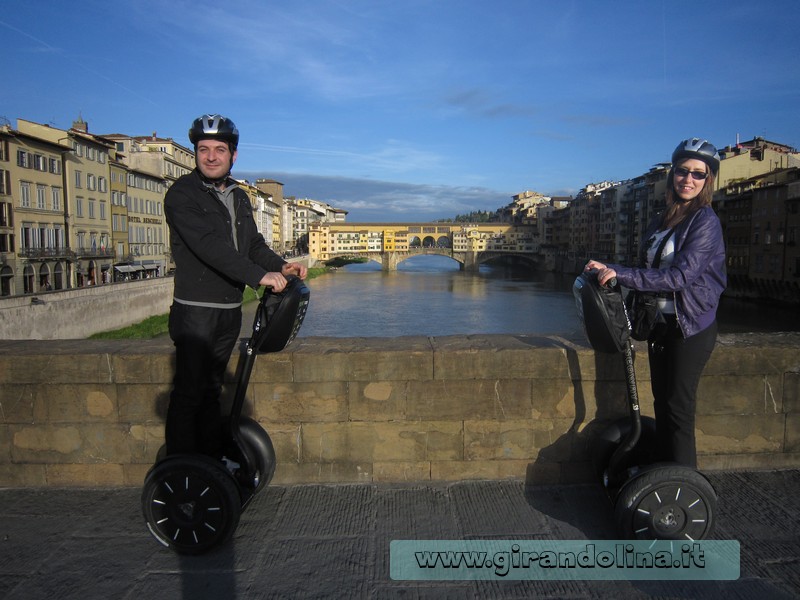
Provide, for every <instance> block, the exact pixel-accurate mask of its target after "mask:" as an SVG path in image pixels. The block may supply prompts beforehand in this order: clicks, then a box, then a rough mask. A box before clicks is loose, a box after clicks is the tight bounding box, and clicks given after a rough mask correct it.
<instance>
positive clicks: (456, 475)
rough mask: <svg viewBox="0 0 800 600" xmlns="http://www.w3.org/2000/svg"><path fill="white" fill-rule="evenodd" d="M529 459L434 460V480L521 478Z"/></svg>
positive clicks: (432, 468) (432, 478) (432, 469)
mask: <svg viewBox="0 0 800 600" xmlns="http://www.w3.org/2000/svg"><path fill="white" fill-rule="evenodd" d="M527 468H528V461H527V460H513V459H512V460H433V461H431V480H432V481H463V480H465V479H519V480H522V479H523V478H524V477H525V472H526V469H527Z"/></svg>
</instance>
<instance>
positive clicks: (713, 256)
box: [608, 206, 727, 337]
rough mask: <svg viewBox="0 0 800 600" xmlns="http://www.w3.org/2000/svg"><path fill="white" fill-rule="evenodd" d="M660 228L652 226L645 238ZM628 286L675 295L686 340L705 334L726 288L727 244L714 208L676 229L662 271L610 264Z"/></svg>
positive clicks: (682, 223)
mask: <svg viewBox="0 0 800 600" xmlns="http://www.w3.org/2000/svg"><path fill="white" fill-rule="evenodd" d="M657 226H658V221H655V222H654V223H651V225H650V227H648V231H647V233H646V234H645V237H644V238H643V239H648V238H649V237H650V235H652V233H653V232H655V230H656V228H657ZM608 266H609V267H610V268H612V269H614V270H615V271H616V272H617V280H618V281H619V282H620V283H621V284H622V285H624V286H625V287H628V288H631V289H634V290H639V291H643V292H666V293H670V292H671V293H673V294H674V298H675V314H676V316H677V318H678V325H680V328H681V331H682V332H683V337H689V336H692V335H694V334H696V333H699V332H701V331H703V330H704V329H705V328H706V327H708V326H709V325H711V324H712V323H713V322H714V319H716V316H717V307H718V306H719V298H720V296H721V295H722V292H723V291H724V290H725V286H726V285H727V274H726V269H725V242H724V240H723V237H722V226H721V224H720V222H719V218H718V217H717V215H716V214H715V213H714V209H712V208H711V207H710V206H706V207H703V208H701V209H700V210H698V211H697V212H695V213H694V214H692V215H691V216H689V217H688V218H686V219H685V220H684V221H683V222H681V223H679V224H678V226H677V227H676V228H675V256H674V258H673V260H672V264H671V265H670V266H669V267H665V268H663V269H637V268H633V267H623V266H620V265H608Z"/></svg>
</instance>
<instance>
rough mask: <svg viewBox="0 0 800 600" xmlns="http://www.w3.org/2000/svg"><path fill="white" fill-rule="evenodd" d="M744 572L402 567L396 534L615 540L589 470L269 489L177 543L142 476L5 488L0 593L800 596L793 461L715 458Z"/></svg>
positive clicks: (721, 535) (720, 531)
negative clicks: (133, 485) (491, 575)
mask: <svg viewBox="0 0 800 600" xmlns="http://www.w3.org/2000/svg"><path fill="white" fill-rule="evenodd" d="M709 478H710V479H711V480H712V483H713V484H714V486H715V488H716V489H717V492H718V493H719V496H720V503H719V509H720V517H719V521H718V523H719V525H718V527H717V532H716V536H715V537H716V538H717V539H736V540H739V541H740V542H741V577H740V579H739V580H738V581H711V582H691V581H688V582H681V581H640V582H628V581H605V582H602V581H556V582H543V581H484V582H408V581H393V580H392V579H391V578H390V577H389V543H390V541H391V540H393V539H486V538H495V539H542V540H560V539H588V540H592V539H613V538H614V537H615V536H614V531H613V529H612V527H611V522H612V515H611V509H610V504H609V502H608V501H607V499H606V497H605V496H604V494H603V493H602V491H601V490H600V489H599V487H598V486H595V485H574V486H543V487H537V488H533V489H530V490H529V491H528V492H527V493H526V492H525V489H524V486H523V484H522V483H521V482H516V481H505V482H464V483H455V484H438V485H437V484H432V485H411V486H399V485H388V484H385V485H303V486H291V487H282V486H273V487H269V488H267V489H266V490H264V491H263V492H262V493H261V494H260V495H259V496H257V497H256V498H255V499H254V501H253V502H252V503H251V504H250V506H249V507H248V508H247V510H246V511H245V512H244V513H243V514H242V519H241V522H240V524H239V527H238V529H237V531H236V535H235V538H234V540H233V542H232V543H230V544H229V545H227V546H224V547H222V548H219V549H216V550H215V551H213V552H211V553H210V554H207V555H204V556H199V557H181V556H178V555H176V554H174V553H172V552H171V551H170V550H167V549H166V548H163V547H162V546H160V545H159V544H158V543H156V541H155V540H154V539H153V538H151V537H150V535H149V533H147V531H146V528H145V525H144V521H143V518H142V516H141V511H140V505H139V494H140V490H138V489H130V488H127V489H104V490H75V489H71V490H64V489H58V490H53V489H7V490H0V598H5V599H7V600H12V599H13V600H17V599H19V600H45V599H46V600H54V599H59V600H64V599H68V598H76V599H78V598H80V599H81V600H84V599H86V598H102V599H104V600H105V599H110V598H114V599H137V600H139V599H141V600H144V599H148V600H149V599H151V598H170V599H172V598H185V599H187V600H189V599H191V600H201V599H205V598H213V599H215V600H216V599H222V598H225V599H228V598H337V599H338V598H375V599H384V598H388V599H393V598H533V597H547V598H609V599H611V598H614V599H617V598H648V597H653V596H658V597H661V598H700V597H702V598H725V599H726V600H734V599H739V598H742V599H744V598H752V599H754V600H767V599H769V600H775V599H784V598H785V599H787V600H788V599H790V598H798V597H800V500H799V498H800V470H786V471H771V472H746V473H743V472H736V473H711V474H710V475H709Z"/></svg>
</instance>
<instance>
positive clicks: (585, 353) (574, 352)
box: [566, 345, 649, 381]
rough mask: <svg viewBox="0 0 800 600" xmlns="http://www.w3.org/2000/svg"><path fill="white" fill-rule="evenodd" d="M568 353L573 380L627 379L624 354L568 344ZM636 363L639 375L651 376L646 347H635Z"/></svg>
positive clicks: (568, 362)
mask: <svg viewBox="0 0 800 600" xmlns="http://www.w3.org/2000/svg"><path fill="white" fill-rule="evenodd" d="M566 355H567V365H568V368H569V375H570V377H571V378H572V379H573V380H582V381H593V380H596V381H615V380H620V381H624V380H625V362H624V360H623V358H622V354H609V353H605V352H595V351H594V350H591V349H587V348H583V347H575V346H573V345H568V346H567V347H566ZM634 365H635V367H636V371H637V375H639V376H643V377H645V378H647V377H649V369H645V368H646V367H647V366H648V365H647V348H646V347H638V348H636V349H635V351H634ZM640 371H641V373H640ZM645 371H646V372H645Z"/></svg>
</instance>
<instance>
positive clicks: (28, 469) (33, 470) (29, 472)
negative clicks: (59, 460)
mask: <svg viewBox="0 0 800 600" xmlns="http://www.w3.org/2000/svg"><path fill="white" fill-rule="evenodd" d="M47 483H48V482H47V467H46V466H45V465H28V464H19V465H18V464H11V463H8V462H3V463H0V487H44V486H46V485H47Z"/></svg>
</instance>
